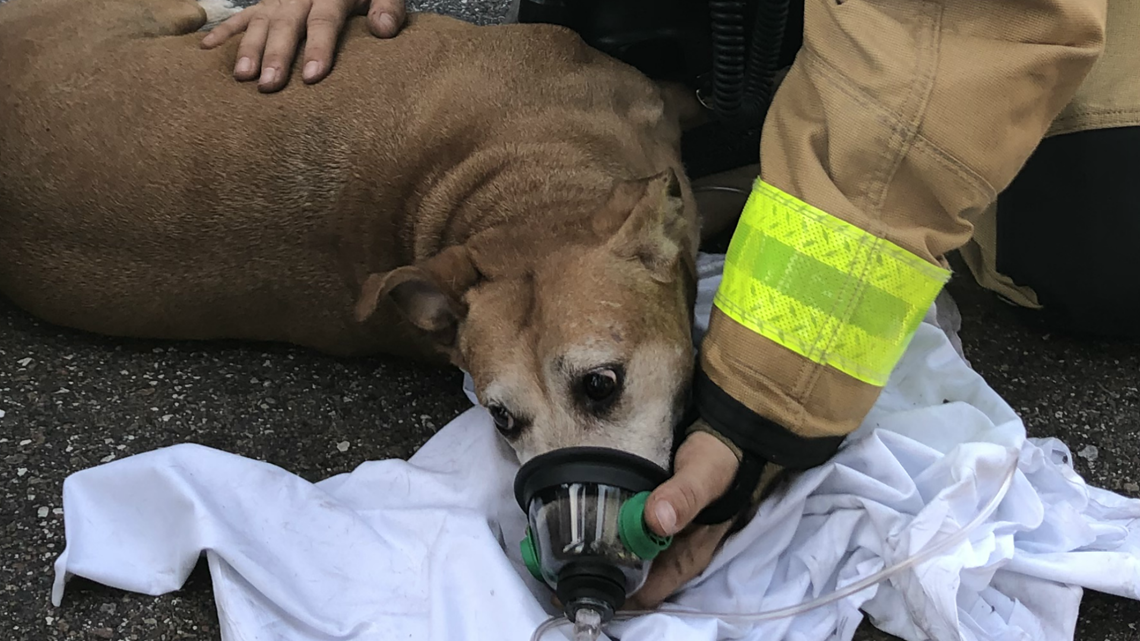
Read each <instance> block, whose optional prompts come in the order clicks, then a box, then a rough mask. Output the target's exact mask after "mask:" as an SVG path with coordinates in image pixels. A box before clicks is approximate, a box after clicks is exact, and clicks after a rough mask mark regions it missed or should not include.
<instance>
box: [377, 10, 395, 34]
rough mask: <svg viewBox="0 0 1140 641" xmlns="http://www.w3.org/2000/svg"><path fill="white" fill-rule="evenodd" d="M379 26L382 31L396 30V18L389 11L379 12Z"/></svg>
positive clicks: (390, 31)
mask: <svg viewBox="0 0 1140 641" xmlns="http://www.w3.org/2000/svg"><path fill="white" fill-rule="evenodd" d="M380 28H381V29H383V30H384V33H387V34H392V33H395V32H396V19H395V18H393V17H392V14H390V13H382V14H380Z"/></svg>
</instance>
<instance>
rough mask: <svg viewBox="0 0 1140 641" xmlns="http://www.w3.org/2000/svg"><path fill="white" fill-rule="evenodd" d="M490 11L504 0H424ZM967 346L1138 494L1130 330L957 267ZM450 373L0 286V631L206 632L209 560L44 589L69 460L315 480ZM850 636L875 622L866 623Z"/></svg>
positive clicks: (391, 443)
mask: <svg viewBox="0 0 1140 641" xmlns="http://www.w3.org/2000/svg"><path fill="white" fill-rule="evenodd" d="M415 6H416V7H417V8H419V9H426V10H432V11H438V12H441V13H448V14H451V15H456V16H459V17H462V18H465V19H468V20H472V21H475V22H480V23H491V22H497V21H499V20H501V19H502V17H503V16H504V15H505V14H506V9H507V7H506V3H504V2H501V1H491V0H443V1H440V0H436V1H421V2H419V3H417V4H416V5H415ZM950 291H951V292H952V294H953V295H954V296H955V298H956V300H957V301H958V303H959V306H960V308H961V311H962V316H963V329H962V338H963V343H964V345H965V350H966V355H967V358H969V360H970V361H971V362H972V364H973V365H974V367H975V368H976V369H977V370H978V371H979V372H981V373H982V374H983V375H984V376H985V377H986V379H987V380H988V381H989V383H990V384H991V385H992V386H993V387H994V388H995V389H996V390H997V391H998V392H999V393H1001V394H1002V395H1003V396H1004V397H1005V398H1006V400H1007V401H1008V402H1009V403H1010V404H1011V405H1012V406H1013V407H1014V408H1015V409H1017V410H1018V411H1019V412H1020V413H1021V415H1022V416H1023V417H1024V419H1025V421H1026V423H1027V425H1028V429H1029V432H1030V435H1031V436H1056V437H1058V438H1060V439H1061V440H1063V441H1064V442H1065V443H1066V444H1068V445H1069V447H1071V448H1072V450H1073V452H1074V453H1075V454H1077V456H1076V459H1075V460H1076V466H1077V470H1078V472H1079V473H1081V474H1082V475H1084V476H1085V478H1086V479H1087V480H1088V481H1089V482H1090V483H1092V484H1094V485H1097V486H1100V487H1104V488H1107V489H1111V490H1114V491H1117V492H1120V493H1122V494H1125V495H1128V496H1140V442H1138V441H1140V436H1138V432H1140V429H1138V428H1140V391H1138V387H1140V345H1137V344H1135V343H1121V342H1114V341H1102V340H1088V339H1079V338H1073V337H1065V336H1059V335H1055V334H1051V333H1049V332H1048V331H1046V330H1042V329H1038V328H1035V327H1033V326H1031V325H1027V324H1025V323H1023V322H1021V321H1020V320H1019V319H1017V318H1016V317H1015V316H1014V314H1013V313H1012V310H1011V309H1010V308H1008V307H1006V306H1005V305H1003V304H1002V303H999V302H997V301H996V300H995V299H994V298H993V297H992V296H990V295H989V294H987V293H985V292H982V291H981V290H979V289H978V288H977V287H976V286H975V285H974V284H973V283H972V281H970V280H969V279H968V277H966V276H962V275H959V276H958V277H957V278H956V280H955V281H954V282H953V283H952V284H951V285H950ZM460 385H461V377H460V376H459V374H458V373H457V372H454V371H449V370H446V369H435V368H427V367H422V366H418V365H415V364H410V363H406V362H397V361H393V360H391V359H365V360H355V361H343V360H338V359H333V358H329V357H324V356H321V355H316V354H313V353H311V352H307V351H304V350H299V349H292V348H289V347H282V346H266V345H248V344H232V343H231V344H188V343H163V342H147V341H133V340H118V339H108V338H103V337H97V336H91V335H86V334H82V333H79V332H74V331H70V330H66V329H61V328H58V327H54V326H51V325H48V324H45V323H42V322H39V321H37V320H35V319H33V318H32V317H30V316H29V315H27V314H25V313H24V312H22V311H20V310H18V309H16V308H15V307H13V306H12V305H11V304H10V303H9V302H7V301H6V300H4V299H2V298H0V482H2V485H0V488H2V489H0V504H2V507H3V509H2V510H0V527H2V529H3V537H2V539H0V586H2V589H3V598H2V599H0V631H2V632H3V633H5V634H4V636H5V637H6V638H7V639H12V640H29V641H31V640H39V639H75V640H79V639H84V640H86V639H132V640H133V639H158V640H165V639H202V640H210V639H217V638H218V635H219V631H218V623H217V614H216V611H215V609H214V604H213V596H212V592H211V589H210V580H209V576H208V574H207V573H206V571H205V566H204V564H201V565H199V567H198V569H197V570H196V571H195V573H194V574H193V576H192V577H191V579H190V581H189V582H188V583H187V584H186V586H185V587H184V589H183V590H181V591H180V592H178V593H176V594H170V595H165V596H161V597H157V598H154V597H147V596H142V595H137V594H129V593H123V592H119V591H116V590H110V589H107V588H104V587H102V586H99V585H95V584H92V583H90V582H86V581H83V580H75V581H73V582H72V583H71V584H70V586H69V590H68V593H67V596H66V598H65V600H64V603H63V606H62V607H61V608H58V609H57V608H53V607H52V606H51V604H50V602H49V595H50V587H51V583H52V564H53V562H54V560H55V558H56V557H57V555H58V554H59V553H60V551H61V550H62V549H63V546H64V538H63V515H62V509H61V503H60V493H61V485H62V482H63V480H64V478H65V477H66V476H67V475H68V474H71V473H72V472H75V471H78V470H82V469H84V468H88V467H91V466H94V465H97V464H99V463H101V462H106V461H110V460H113V459H116V458H123V457H126V456H130V455H132V454H138V453H141V452H145V451H148V450H152V449H155V448H159V447H164V446H168V445H172V444H175V443H181V442H187V441H192V442H197V443H201V444H204V445H208V446H211V447H215V448H219V449H222V450H225V451H229V452H233V453H235V454H239V455H242V456H246V457H250V458H255V459H259V460H264V461H268V462H271V463H274V464H277V465H280V466H282V467H284V468H286V469H289V470H292V471H294V472H296V473H297V474H299V475H301V476H302V477H304V478H306V479H310V480H318V479H321V478H325V477H328V476H330V475H333V474H337V473H341V472H348V471H351V470H352V469H353V468H354V467H356V466H357V465H359V464H361V463H363V462H365V461H369V460H375V459H382V458H391V457H407V456H409V455H411V454H412V453H413V452H414V451H415V449H416V448H417V447H418V446H420V445H421V444H422V443H423V442H424V441H426V440H427V439H428V438H429V437H430V436H431V435H432V434H433V433H434V431H435V430H437V429H438V428H439V427H441V426H442V425H444V424H445V423H447V422H448V421H449V420H451V419H452V418H454V417H455V416H456V415H457V414H458V413H459V412H461V411H462V410H463V409H465V408H466V407H467V406H468V402H467V400H466V398H465V397H464V396H463V394H462V392H461V391H460ZM1138 625H1140V603H1137V602H1134V601H1130V600H1126V599H1119V598H1115V597H1110V596H1106V595H1101V594H1096V593H1086V596H1085V599H1084V602H1083V604H1082V614H1081V617H1080V620H1079V622H1078V624H1077V629H1076V638H1077V639H1081V640H1090V641H1091V640H1096V641H1099V640H1101V639H1105V640H1113V641H1124V640H1132V639H1137V638H1138V637H1140V632H1138V631H1137V626H1138ZM858 637H859V638H861V639H880V638H886V637H885V635H882V634H881V633H879V632H877V631H875V630H874V629H873V628H871V626H870V625H867V624H865V625H864V626H863V628H862V630H861V631H860V632H859V635H858Z"/></svg>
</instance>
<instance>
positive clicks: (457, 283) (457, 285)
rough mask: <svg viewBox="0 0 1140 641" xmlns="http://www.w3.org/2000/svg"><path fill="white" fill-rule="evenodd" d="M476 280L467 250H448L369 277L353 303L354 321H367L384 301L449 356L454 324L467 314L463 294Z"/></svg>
mask: <svg viewBox="0 0 1140 641" xmlns="http://www.w3.org/2000/svg"><path fill="white" fill-rule="evenodd" d="M478 280H479V272H478V270H477V269H476V268H475V264H474V263H473V262H472V261H471V254H470V252H469V251H468V250H467V248H466V247H464V246H462V245H460V246H455V247H449V248H448V249H445V250H443V251H442V252H440V253H439V254H437V255H435V256H433V257H432V258H430V259H428V260H426V261H423V262H421V263H419V264H416V265H407V266H404V267H398V268H396V269H394V270H392V271H390V272H386V273H383V274H372V275H370V276H369V277H368V278H367V279H365V281H364V285H363V286H362V287H361V290H360V297H359V298H358V299H357V303H356V320H357V321H358V322H361V323H363V322H365V321H367V320H368V319H369V318H370V317H371V316H372V314H374V313H375V312H376V308H377V307H378V306H379V305H380V303H381V301H383V300H384V299H388V300H390V301H391V302H392V304H393V305H395V308H396V309H397V310H399V312H400V314H401V315H402V316H403V317H404V318H405V319H407V321H408V322H409V323H411V324H412V325H413V326H414V327H416V328H417V329H419V330H420V331H422V332H424V333H425V334H427V335H428V337H430V338H431V339H432V341H433V342H434V343H435V344H436V345H437V346H438V347H439V348H441V349H443V350H444V351H445V352H452V350H453V348H454V347H455V339H456V336H457V334H458V331H459V324H460V323H461V322H463V319H464V318H465V317H466V316H467V306H466V305H465V304H464V302H463V295H464V293H465V292H466V291H467V289H469V288H470V287H471V286H472V285H474V284H475V283H476V282H478ZM453 355H454V354H453Z"/></svg>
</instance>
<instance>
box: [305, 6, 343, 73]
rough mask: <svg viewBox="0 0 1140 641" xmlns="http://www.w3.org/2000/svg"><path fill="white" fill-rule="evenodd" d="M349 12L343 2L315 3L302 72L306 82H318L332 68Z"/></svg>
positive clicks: (310, 13)
mask: <svg viewBox="0 0 1140 641" xmlns="http://www.w3.org/2000/svg"><path fill="white" fill-rule="evenodd" d="M347 14H348V7H347V5H345V4H344V3H343V2H315V3H313V10H312V11H311V12H309V23H308V35H307V36H306V38H307V42H306V43H305V66H304V68H303V71H302V72H301V79H302V80H304V81H305V82H307V83H310V82H317V81H319V80H321V79H322V78H324V77H325V76H326V75H328V73H329V70H330V69H332V59H333V51H334V50H335V49H336V42H337V39H338V38H339V37H340V30H341V28H343V27H344V21H345V18H347V17H348V16H347Z"/></svg>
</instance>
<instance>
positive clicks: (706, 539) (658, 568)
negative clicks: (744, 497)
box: [622, 523, 731, 610]
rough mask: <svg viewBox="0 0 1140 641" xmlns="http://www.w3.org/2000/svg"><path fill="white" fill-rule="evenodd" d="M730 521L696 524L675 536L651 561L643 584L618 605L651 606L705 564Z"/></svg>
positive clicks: (646, 608) (691, 576)
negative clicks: (671, 542)
mask: <svg viewBox="0 0 1140 641" xmlns="http://www.w3.org/2000/svg"><path fill="white" fill-rule="evenodd" d="M730 527H731V524H729V523H720V524H717V525H710V526H700V527H696V528H693V529H692V530H689V531H687V532H685V533H684V534H683V535H682V536H680V537H678V538H677V539H676V540H675V541H674V542H673V545H672V546H670V547H669V549H668V550H666V551H664V552H662V553H661V555H660V556H658V557H657V558H656V559H654V561H653V566H652V567H650V569H649V576H648V577H647V578H646V580H645V584H644V585H642V586H641V589H639V590H638V591H637V592H636V593H634V594H632V595H630V597H629V598H628V599H627V600H626V603H625V605H624V606H623V607H622V609H628V610H651V609H653V608H656V607H657V606H658V605H660V604H661V602H662V601H664V600H665V599H667V598H669V597H670V596H671V595H672V594H673V593H675V592H676V591H677V590H678V589H680V588H681V586H683V585H685V584H686V583H688V582H689V581H691V580H693V579H694V578H695V577H697V576H698V575H700V573H701V572H704V571H705V569H706V568H708V566H709V563H711V562H712V558H713V556H714V555H715V554H716V552H717V550H718V549H720V542H721V540H722V539H724V535H725V534H726V533H727V532H728V530H729V528H730Z"/></svg>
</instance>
